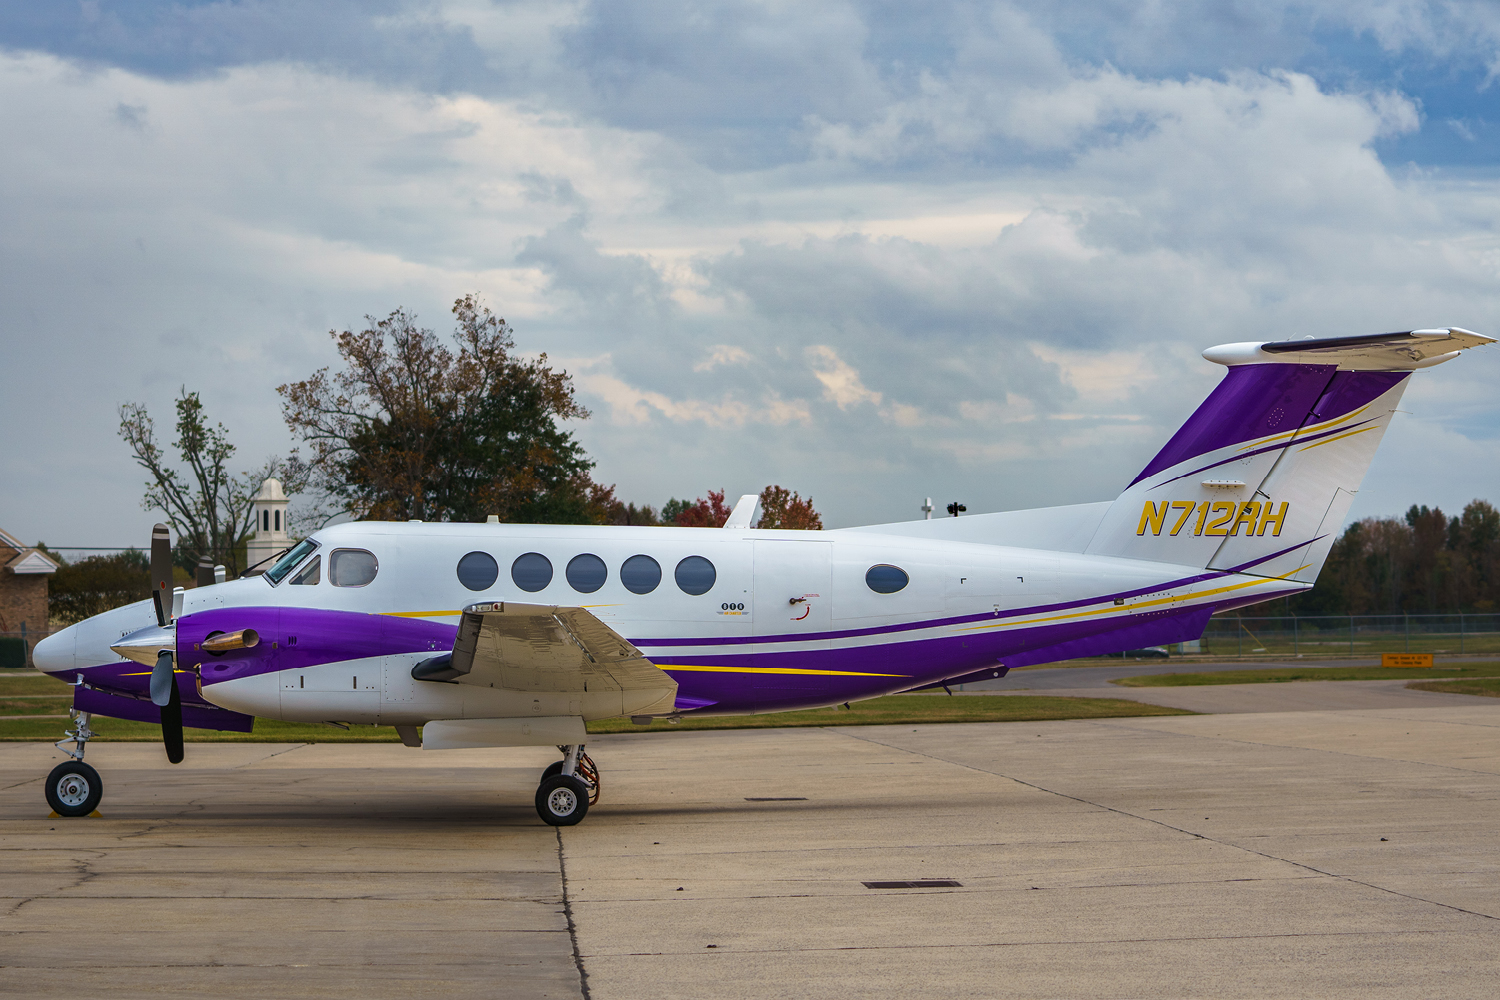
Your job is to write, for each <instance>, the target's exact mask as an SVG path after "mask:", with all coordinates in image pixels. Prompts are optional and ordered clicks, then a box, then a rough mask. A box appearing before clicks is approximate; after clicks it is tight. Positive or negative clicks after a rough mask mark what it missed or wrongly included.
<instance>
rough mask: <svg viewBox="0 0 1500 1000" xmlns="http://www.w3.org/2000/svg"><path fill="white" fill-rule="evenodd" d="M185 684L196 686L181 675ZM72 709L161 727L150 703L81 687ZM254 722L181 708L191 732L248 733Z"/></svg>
mask: <svg viewBox="0 0 1500 1000" xmlns="http://www.w3.org/2000/svg"><path fill="white" fill-rule="evenodd" d="M184 680H185V681H187V682H189V683H188V685H187V686H189V687H191V686H193V685H192V684H191V681H192V677H191V675H189V676H188V677H186V678H184V677H183V676H182V675H180V674H179V675H178V687H179V689H181V687H182V686H183V683H182V682H183V681H184ZM73 707H74V708H75V709H77V710H78V711H80V712H89V713H90V714H93V715H107V716H109V717H110V718H111V719H130V720H133V721H135V722H150V723H153V724H155V725H160V724H161V709H159V708H157V707H156V706H155V705H153V704H151V702H150V700H149V699H147V698H145V697H144V696H142V697H140V698H132V697H130V696H128V695H120V694H111V693H109V692H108V691H95V690H93V689H92V688H89V687H84V686H79V687H75V688H74V689H73ZM254 722H255V718H254V716H249V715H242V714H240V713H239V712H231V711H229V710H228V709H225V708H219V707H218V706H216V705H197V704H184V705H183V706H182V724H183V725H184V726H187V727H188V728H190V729H217V730H219V731H220V732H229V733H248V732H250V731H251V730H252V728H253V726H254Z"/></svg>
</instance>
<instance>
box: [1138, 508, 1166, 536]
mask: <svg viewBox="0 0 1500 1000" xmlns="http://www.w3.org/2000/svg"><path fill="white" fill-rule="evenodd" d="M1158 507H1160V508H1161V509H1160V510H1158V509H1157V508H1158ZM1167 507H1168V504H1167V501H1165V500H1163V501H1162V502H1161V503H1160V504H1154V503H1152V502H1151V501H1150V500H1147V501H1146V505H1145V506H1144V507H1142V508H1141V524H1140V527H1138V528H1136V529H1135V533H1136V534H1137V535H1144V534H1145V533H1146V528H1147V526H1148V525H1149V526H1150V528H1151V534H1153V535H1159V534H1161V529H1162V525H1163V524H1164V523H1165V522H1166V519H1167Z"/></svg>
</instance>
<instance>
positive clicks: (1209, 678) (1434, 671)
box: [1110, 663, 1500, 687]
mask: <svg viewBox="0 0 1500 1000" xmlns="http://www.w3.org/2000/svg"><path fill="white" fill-rule="evenodd" d="M1434 675H1436V676H1439V677H1500V663H1444V664H1440V665H1438V666H1436V667H1409V668H1408V667H1313V666H1307V667H1279V668H1276V669H1272V670H1211V671H1205V672H1203V673H1182V674H1144V675H1142V676H1139V677H1121V678H1118V679H1116V680H1113V681H1110V683H1111V684H1118V685H1120V686H1121V687H1198V686H1200V685H1205V684H1280V683H1284V682H1286V681H1393V680H1400V679H1401V678H1410V679H1424V678H1427V677H1432V676H1434Z"/></svg>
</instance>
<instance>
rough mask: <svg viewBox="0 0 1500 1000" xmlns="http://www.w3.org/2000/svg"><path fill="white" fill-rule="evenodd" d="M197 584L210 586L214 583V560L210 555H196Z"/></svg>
mask: <svg viewBox="0 0 1500 1000" xmlns="http://www.w3.org/2000/svg"><path fill="white" fill-rule="evenodd" d="M197 582H198V586H200V587H212V586H213V585H214V560H213V557H212V556H199V557H198V581H197Z"/></svg>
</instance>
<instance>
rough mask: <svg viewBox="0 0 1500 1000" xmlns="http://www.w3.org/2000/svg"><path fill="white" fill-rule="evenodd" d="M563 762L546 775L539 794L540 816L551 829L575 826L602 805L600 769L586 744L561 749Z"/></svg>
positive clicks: (550, 767)
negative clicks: (586, 748)
mask: <svg viewBox="0 0 1500 1000" xmlns="http://www.w3.org/2000/svg"><path fill="white" fill-rule="evenodd" d="M557 749H559V750H561V751H562V752H563V759H562V760H560V761H558V762H557V763H555V764H550V765H548V767H547V770H545V771H543V772H542V783H541V784H540V785H538V786H537V790H536V814H537V815H538V816H540V817H541V818H542V822H543V823H547V824H549V825H551V826H573V825H574V824H576V823H578V822H579V821H580V820H582V819H583V817H584V816H586V815H588V811H589V806H591V805H593V804H594V803H596V802H598V801H599V769H598V768H597V767H595V766H594V762H593V761H592V760H591V759H590V758H589V755H588V754H586V753H584V752H583V744H582V743H575V744H573V745H571V746H560V747H558V748H557Z"/></svg>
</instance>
